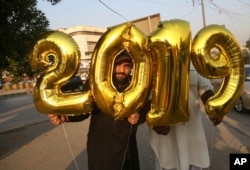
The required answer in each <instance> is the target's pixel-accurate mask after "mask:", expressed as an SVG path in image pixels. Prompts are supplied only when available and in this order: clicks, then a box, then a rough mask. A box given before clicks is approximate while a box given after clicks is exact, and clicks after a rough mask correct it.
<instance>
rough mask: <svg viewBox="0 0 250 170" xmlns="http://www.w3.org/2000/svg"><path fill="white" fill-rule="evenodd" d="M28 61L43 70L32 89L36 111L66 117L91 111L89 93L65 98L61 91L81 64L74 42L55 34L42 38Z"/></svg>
mask: <svg viewBox="0 0 250 170" xmlns="http://www.w3.org/2000/svg"><path fill="white" fill-rule="evenodd" d="M29 61H30V65H31V67H32V68H33V69H36V70H42V74H41V76H40V77H39V79H38V80H37V82H36V85H35V87H34V104H35V107H36V109H37V111H39V112H41V113H47V114H48V113H58V114H67V115H76V114H81V113H88V112H90V111H91V109H92V105H91V102H92V100H91V98H90V92H89V91H87V92H83V93H73V92H72V93H67V94H65V93H63V92H62V91H61V86H63V85H64V84H65V83H67V81H68V80H69V79H70V78H71V77H72V76H73V75H74V74H75V73H76V71H77V70H78V67H79V64H80V51H79V48H78V46H77V44H76V42H75V41H74V40H73V38H71V37H70V36H68V35H67V34H65V33H63V32H57V31H52V32H48V33H46V34H44V35H42V36H41V37H39V39H38V41H37V42H36V43H35V45H34V48H33V50H32V51H31V52H30V54H29Z"/></svg>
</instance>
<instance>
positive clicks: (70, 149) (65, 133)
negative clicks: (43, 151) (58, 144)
mask: <svg viewBox="0 0 250 170" xmlns="http://www.w3.org/2000/svg"><path fill="white" fill-rule="evenodd" d="M62 128H63V132H64V135H65V138H66V141H67V143H68V147H69V151H70V153H71V156H72V159H73V161H74V163H75V166H76V169H77V170H79V167H78V165H77V162H76V160H75V155H74V154H73V151H72V148H71V146H70V143H69V138H68V135H67V132H66V130H65V127H64V123H62Z"/></svg>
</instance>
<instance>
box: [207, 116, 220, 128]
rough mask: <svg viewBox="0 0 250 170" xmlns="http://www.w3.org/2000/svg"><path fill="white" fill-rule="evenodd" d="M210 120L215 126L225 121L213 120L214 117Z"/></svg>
mask: <svg viewBox="0 0 250 170" xmlns="http://www.w3.org/2000/svg"><path fill="white" fill-rule="evenodd" d="M209 119H210V120H211V121H212V122H213V124H214V126H217V125H219V124H220V123H221V122H222V120H223V118H213V117H209Z"/></svg>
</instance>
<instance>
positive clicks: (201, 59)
mask: <svg viewBox="0 0 250 170" xmlns="http://www.w3.org/2000/svg"><path fill="white" fill-rule="evenodd" d="M213 49H217V50H218V54H217V55H218V56H217V57H214V56H212V54H211V53H212V50H213ZM191 59H192V62H193V65H194V67H195V68H196V70H197V71H198V72H199V73H200V74H201V75H203V76H204V77H207V78H222V79H223V81H222V83H221V86H220V88H219V90H218V91H217V92H216V94H215V95H214V96H213V97H211V98H210V99H209V100H208V101H207V103H206V104H205V110H206V113H207V114H208V116H209V117H212V118H222V117H223V116H225V115H226V114H227V113H228V112H229V111H230V110H231V109H232V108H233V106H234V105H235V104H236V102H237V100H238V99H239V97H240V95H241V91H242V89H243V83H244V62H243V58H242V54H241V49H240V46H239V44H238V42H237V40H236V39H235V38H234V36H233V35H232V33H231V32H230V31H229V30H227V29H226V28H225V27H224V26H220V25H210V26H207V27H204V28H203V29H201V30H200V31H199V32H198V33H197V35H196V36H195V38H194V40H193V44H192V57H191Z"/></svg>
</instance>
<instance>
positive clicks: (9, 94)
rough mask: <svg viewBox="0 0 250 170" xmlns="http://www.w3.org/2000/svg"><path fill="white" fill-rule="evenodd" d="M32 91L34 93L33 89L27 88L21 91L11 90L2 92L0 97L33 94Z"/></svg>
mask: <svg viewBox="0 0 250 170" xmlns="http://www.w3.org/2000/svg"><path fill="white" fill-rule="evenodd" d="M31 93H33V92H32V90H25V91H20V92H11V91H9V93H5V94H0V99H1V98H5V97H9V96H16V95H23V94H31Z"/></svg>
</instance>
